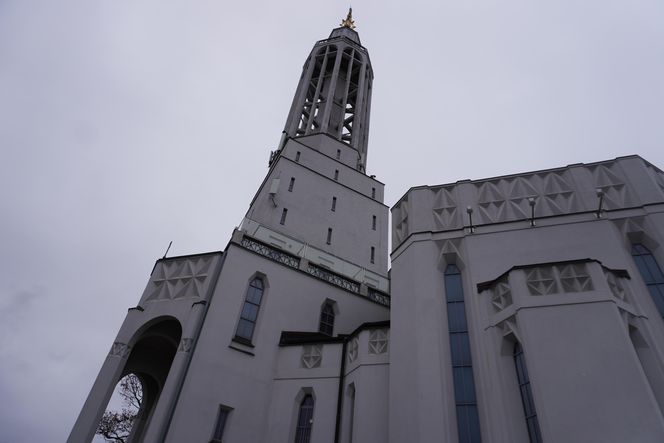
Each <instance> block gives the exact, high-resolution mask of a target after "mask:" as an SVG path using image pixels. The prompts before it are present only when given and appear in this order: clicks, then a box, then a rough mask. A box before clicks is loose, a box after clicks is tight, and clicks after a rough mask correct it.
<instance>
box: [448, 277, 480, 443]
mask: <svg viewBox="0 0 664 443" xmlns="http://www.w3.org/2000/svg"><path fill="white" fill-rule="evenodd" d="M445 300H446V302H447V323H448V327H449V334H450V354H451V357H452V378H453V381H454V400H455V403H456V417H457V431H458V435H459V443H480V442H481V441H482V437H481V434H480V419H479V415H478V412H477V399H476V397H475V379H474V378H473V365H472V361H471V358H470V340H469V337H468V323H467V322H466V308H465V302H464V297H463V285H462V282H461V271H459V268H458V267H457V266H456V265H454V264H450V265H447V268H446V269H445Z"/></svg>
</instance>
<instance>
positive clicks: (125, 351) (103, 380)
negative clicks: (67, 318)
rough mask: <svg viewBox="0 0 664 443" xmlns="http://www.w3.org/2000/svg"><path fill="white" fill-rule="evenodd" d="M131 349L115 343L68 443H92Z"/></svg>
mask: <svg viewBox="0 0 664 443" xmlns="http://www.w3.org/2000/svg"><path fill="white" fill-rule="evenodd" d="M129 351H130V348H129V346H127V345H126V344H124V343H121V342H115V343H113V346H112V347H111V351H110V352H109V354H108V356H107V357H106V360H105V361H104V364H103V366H102V367H101V370H100V371H99V374H98V375H97V379H96V380H95V383H94V385H92V389H91V390H90V394H88V398H87V399H86V400H85V404H84V405H83V409H82V410H81V413H80V415H79V416H78V419H77V420H76V423H74V427H73V429H72V431H71V434H69V439H67V443H80V442H86V441H92V439H93V437H94V436H95V432H96V431H97V426H99V421H100V420H101V417H102V415H104V411H105V410H106V406H107V405H108V402H109V400H110V399H111V396H112V395H113V391H114V390H115V385H116V384H117V382H118V380H120V377H121V375H122V371H123V370H124V368H125V365H126V364H127V357H129Z"/></svg>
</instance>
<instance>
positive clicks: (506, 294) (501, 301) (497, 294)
mask: <svg viewBox="0 0 664 443" xmlns="http://www.w3.org/2000/svg"><path fill="white" fill-rule="evenodd" d="M511 304H512V289H511V288H510V285H509V284H508V283H507V277H503V278H501V279H500V280H498V281H497V282H496V284H495V285H494V286H493V288H492V289H491V305H492V306H493V308H494V309H495V311H496V312H500V311H502V310H503V309H505V308H506V307H508V306H510V305H511Z"/></svg>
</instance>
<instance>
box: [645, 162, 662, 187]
mask: <svg viewBox="0 0 664 443" xmlns="http://www.w3.org/2000/svg"><path fill="white" fill-rule="evenodd" d="M648 168H649V169H650V170H651V171H652V173H653V176H654V178H655V182H656V183H657V186H659V188H660V189H661V190H662V192H664V172H662V171H660V170H658V169H655V168H653V167H652V166H649V167H648Z"/></svg>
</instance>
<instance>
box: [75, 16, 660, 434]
mask: <svg viewBox="0 0 664 443" xmlns="http://www.w3.org/2000/svg"><path fill="white" fill-rule="evenodd" d="M372 81H373V71H372V68H371V62H370V59H369V54H368V52H367V50H366V49H365V48H364V47H363V46H362V45H361V43H360V39H359V36H358V34H357V32H356V31H354V30H353V24H352V19H351V18H350V15H349V17H348V18H347V19H346V20H344V22H342V26H341V27H339V28H336V29H334V30H333V31H332V33H331V35H330V37H329V38H327V39H325V40H321V41H318V42H316V43H315V45H314V47H313V49H312V51H311V54H310V55H309V57H308V58H307V60H306V62H305V64H304V67H303V72H302V76H301V78H300V81H299V84H298V87H297V90H296V93H295V96H294V99H293V103H292V105H291V109H290V112H289V114H288V118H287V122H286V126H285V130H284V133H283V137H282V140H281V142H280V145H279V146H278V148H277V150H276V151H274V152H273V153H272V155H271V157H270V164H269V170H268V173H267V175H266V177H265V179H264V181H263V183H262V184H261V186H260V188H259V189H258V191H257V192H256V194H255V196H254V198H253V201H252V202H251V204H250V207H249V210H248V211H247V213H246V215H245V218H244V220H243V222H242V224H241V225H240V226H239V227H238V229H236V230H235V231H234V232H233V234H232V237H231V239H230V241H229V243H228V245H227V247H226V249H225V250H224V251H219V252H211V253H204V254H197V255H190V256H181V257H169V258H163V259H160V260H158V261H157V262H156V264H155V266H154V269H153V271H152V274H151V275H150V278H149V281H148V283H147V287H146V289H145V291H144V293H143V295H142V296H141V298H140V300H139V302H138V304H137V305H136V306H135V307H132V308H130V309H129V312H128V314H127V316H126V319H125V321H124V323H123V324H122V326H121V328H120V330H119V332H118V335H117V337H116V339H115V341H114V343H113V344H112V346H111V349H110V352H109V354H108V356H107V357H106V359H105V361H104V363H103V365H102V368H101V370H100V372H99V375H98V376H97V379H96V381H95V382H94V385H93V387H92V389H91V391H90V394H89V396H88V398H87V400H86V402H85V404H84V405H83V408H82V411H81V413H80V415H79V417H78V419H77V421H76V423H75V424H74V427H73V429H72V431H71V434H70V437H69V440H68V441H69V442H70V443H79V442H90V441H91V440H92V439H93V437H94V434H95V431H96V429H97V426H98V423H99V421H100V419H101V417H102V414H103V413H104V410H105V409H106V406H107V404H108V402H109V399H110V398H111V395H112V394H113V391H114V389H115V386H116V384H117V383H118V381H119V380H120V379H121V378H122V377H124V376H125V375H127V374H130V373H133V374H136V375H137V376H138V377H139V379H140V380H141V382H142V385H143V391H144V398H143V403H142V405H141V411H140V413H139V416H138V418H137V419H136V421H135V423H134V426H133V428H132V434H131V436H130V438H129V441H131V442H134V443H136V442H146V443H148V442H149V443H157V442H171V443H175V442H202V443H208V442H214V443H220V442H223V443H238V442H266V443H270V442H284V443H292V442H295V443H309V442H311V443H341V442H343V443H352V442H356V443H357V442H362V443H385V442H390V443H402V442H423V443H424V442H445V443H448V442H449V443H457V442H459V443H479V442H481V441H484V442H504V443H528V442H531V443H533V442H543V441H545V442H579V443H589V442H602V443H609V442H615V443H622V442H643V443H650V442H652V443H654V442H661V441H664V416H663V411H664V320H663V318H664V273H663V272H662V269H663V268H664V172H662V171H661V170H660V169H658V168H657V167H655V166H653V165H651V164H650V163H648V162H647V161H645V160H644V159H642V158H640V157H638V156H629V157H622V158H618V159H615V160H609V161H603V162H598V163H592V164H575V165H569V166H567V167H563V168H557V169H550V170H545V171H536V172H528V173H523V174H517V175H511V176H504V177H496V178H489V179H484V180H475V181H469V180H466V181H460V182H456V183H452V184H446V185H439V186H422V187H414V188H411V189H410V190H409V191H408V192H406V194H405V195H404V196H403V197H402V198H401V199H400V200H399V201H398V202H397V203H396V205H395V206H394V207H393V208H392V210H391V215H392V240H391V251H388V235H389V233H388V209H389V208H388V207H387V206H386V205H385V204H384V203H383V187H384V185H383V183H381V182H379V181H377V180H376V179H375V178H374V177H373V176H369V175H367V174H366V172H365V171H366V163H367V142H368V133H369V116H370V110H371V89H372ZM388 255H389V256H390V257H391V262H388ZM388 267H390V269H389V271H388Z"/></svg>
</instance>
